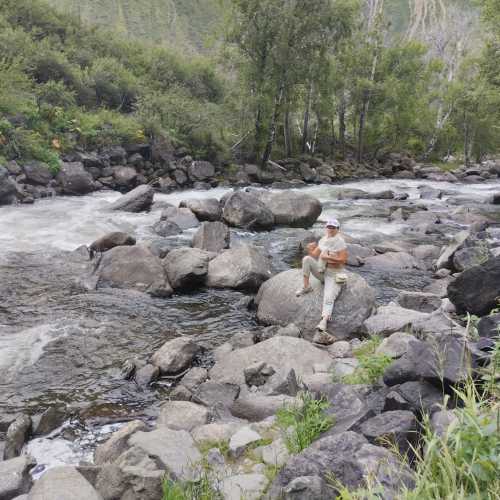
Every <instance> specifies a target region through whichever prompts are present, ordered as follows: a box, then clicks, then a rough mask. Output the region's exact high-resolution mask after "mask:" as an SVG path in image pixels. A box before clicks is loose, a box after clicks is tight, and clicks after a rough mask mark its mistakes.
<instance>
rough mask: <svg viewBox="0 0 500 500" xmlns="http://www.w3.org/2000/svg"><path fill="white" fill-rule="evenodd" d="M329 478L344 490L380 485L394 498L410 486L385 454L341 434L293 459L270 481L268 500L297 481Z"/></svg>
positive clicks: (404, 468)
mask: <svg viewBox="0 0 500 500" xmlns="http://www.w3.org/2000/svg"><path fill="white" fill-rule="evenodd" d="M331 474H333V475H334V477H335V478H336V479H337V480H338V481H339V482H340V483H341V484H343V485H344V486H345V487H347V488H349V489H351V490H352V489H357V488H360V487H363V486H365V485H366V481H367V480H369V479H371V480H375V481H376V482H377V484H381V485H382V486H383V487H384V489H385V491H386V494H387V495H391V497H394V496H395V494H397V492H398V491H399V490H400V489H401V488H402V486H407V487H411V486H412V485H413V475H412V473H411V471H410V469H409V468H408V467H407V466H405V465H403V464H402V463H401V462H400V461H399V460H398V459H397V457H396V455H394V454H393V453H391V452H390V451H389V450H387V449H386V448H382V447H380V446H374V445H372V444H369V443H368V441H367V440H366V438H364V437H363V436H361V435H359V434H356V433H355V432H342V433H340V434H338V435H335V436H327V437H324V438H321V439H319V440H317V441H316V442H314V443H313V444H312V445H311V446H309V447H308V448H306V449H305V450H304V451H302V452H301V453H299V454H298V455H295V456H293V457H292V458H291V459H290V460H289V461H288V462H287V464H286V465H285V466H284V467H283V468H282V469H281V471H280V472H279V473H278V475H277V476H276V478H275V479H274V481H273V483H272V485H271V487H270V490H269V497H270V498H280V495H282V494H283V492H284V491H285V490H286V488H287V486H288V485H289V484H290V483H291V482H292V481H293V480H294V479H296V478H297V477H301V476H319V477H321V478H322V479H324V480H325V481H327V480H328V477H329V476H330V475H331Z"/></svg>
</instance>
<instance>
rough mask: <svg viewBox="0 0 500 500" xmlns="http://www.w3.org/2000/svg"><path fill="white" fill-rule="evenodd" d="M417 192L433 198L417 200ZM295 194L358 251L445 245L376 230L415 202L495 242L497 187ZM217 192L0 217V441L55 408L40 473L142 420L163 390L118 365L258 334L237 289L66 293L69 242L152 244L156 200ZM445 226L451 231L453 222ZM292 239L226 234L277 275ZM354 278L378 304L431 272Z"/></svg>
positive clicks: (33, 447)
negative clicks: (184, 343) (478, 220)
mask: <svg viewBox="0 0 500 500" xmlns="http://www.w3.org/2000/svg"><path fill="white" fill-rule="evenodd" d="M422 185H425V186H428V187H433V188H437V189H440V190H442V191H444V192H445V195H444V196H443V198H442V199H432V200H420V199H419V195H420V193H419V190H418V186H422ZM345 188H356V189H362V190H364V191H370V192H374V191H381V190H384V189H392V190H393V191H395V192H396V193H408V194H409V199H408V200H406V201H395V200H338V199H337V194H338V192H339V190H341V189H345ZM303 190H304V191H305V192H307V193H310V194H311V195H313V196H316V197H317V198H319V199H320V200H321V201H322V203H323V206H324V211H323V213H322V215H321V217H320V221H318V223H317V224H316V226H315V227H314V228H312V229H313V230H318V231H319V230H320V229H321V221H324V220H325V219H326V218H328V217H329V216H335V217H337V218H339V219H340V220H341V222H342V223H343V227H342V230H343V232H344V233H346V234H347V235H349V236H351V237H353V238H355V239H359V241H361V242H362V243H363V244H368V245H370V244H375V243H380V242H387V241H395V240H398V241H403V242H404V241H407V242H411V243H418V244H423V243H431V244H435V245H442V244H445V243H446V241H447V238H446V237H447V234H446V230H444V231H443V232H442V233H436V234H430V235H425V234H422V233H416V232H413V231H412V227H411V224H410V223H408V222H389V221H388V215H389V214H390V212H391V210H393V209H394V207H396V208H397V207H411V206H412V205H414V204H415V203H418V204H425V205H426V206H427V208H428V211H427V212H428V213H431V212H432V213H437V214H439V215H440V216H441V219H442V221H443V223H444V226H443V227H444V228H446V227H447V226H446V223H447V218H448V216H449V215H450V214H452V213H455V212H456V211H457V209H458V210H461V211H462V213H467V211H468V210H472V211H473V212H474V213H481V214H484V215H485V216H487V217H488V218H489V219H492V220H494V221H496V222H497V223H498V225H497V224H494V225H493V226H491V227H490V228H489V229H488V231H489V232H488V237H489V238H490V239H491V240H492V241H493V242H494V244H500V208H499V207H494V206H492V205H488V204H487V203H486V202H487V200H488V198H489V197H491V194H492V193H493V192H499V191H500V182H499V181H495V182H493V181H491V182H485V183H480V184H447V183H435V182H426V181H421V180H418V181H417V180H415V181H411V180H367V181H358V182H352V183H347V184H342V185H318V186H311V187H306V188H303ZM226 191H227V190H225V189H214V190H211V191H185V192H179V193H173V194H169V195H164V194H157V195H156V197H155V206H154V207H153V210H152V211H151V212H149V213H142V214H133V213H126V212H121V213H120V212H109V211H107V210H106V208H107V206H108V205H109V203H110V202H112V201H114V200H115V199H116V198H117V197H119V196H120V195H119V194H118V193H115V192H100V193H95V194H92V195H89V196H82V197H58V198H53V199H45V200H41V201H38V202H37V203H36V204H34V205H31V206H27V205H26V206H8V207H1V208H0V370H1V373H2V377H1V379H0V436H1V433H2V432H3V431H5V428H6V424H7V423H8V422H9V421H11V420H12V418H13V416H14V415H15V414H17V413H19V412H28V413H30V414H33V415H34V414H39V413H41V412H42V411H43V410H44V409H46V408H48V407H49V406H60V407H65V408H66V413H67V415H68V421H67V423H66V424H65V425H64V426H63V428H62V429H60V430H59V431H58V433H57V437H56V438H54V439H52V440H51V439H45V438H44V439H37V440H34V441H32V442H30V444H29V446H30V452H31V453H33V454H34V455H35V456H36V458H37V459H38V461H39V463H40V462H41V463H42V464H50V465H53V464H56V463H76V462H78V460H80V459H82V458H87V459H88V458H90V454H91V450H92V446H93V444H94V443H95V441H96V439H97V440H98V439H99V434H100V433H101V432H105V431H109V430H110V429H111V428H113V423H115V422H120V421H123V420H125V419H130V418H134V417H140V418H154V416H155V415H156V413H157V408H158V406H159V404H160V403H161V400H162V398H164V397H165V395H166V392H167V391H168V383H167V382H162V381H160V382H159V383H158V384H156V385H155V386H154V387H152V388H150V389H147V390H140V389H138V388H137V387H136V386H135V384H134V383H133V382H129V381H125V380H123V378H122V376H121V373H120V367H121V365H122V363H123V362H124V361H125V360H126V359H131V358H138V359H140V360H145V359H147V358H148V357H149V356H150V355H151V354H152V353H153V351H154V350H155V349H157V348H158V347H159V346H161V345H162V343H164V342H165V341H166V340H168V339H169V338H172V337H174V336H177V335H190V336H193V337H195V338H196V341H197V342H199V343H201V344H202V345H204V346H205V347H207V348H213V347H215V346H217V345H220V344H221V343H223V342H224V341H225V340H226V339H227V338H229V337H230V336H231V335H233V334H234V333H236V332H240V331H243V330H247V331H251V330H254V329H256V328H258V327H259V326H258V325H257V323H256V320H255V314H254V313H253V312H251V311H249V310H248V309H247V307H246V306H245V305H244V304H245V302H244V300H242V299H244V298H245V296H244V295H243V294H241V293H239V292H234V291H215V290H203V291H197V292H193V293H191V294H187V295H174V296H173V297H171V298H169V299H158V298H151V297H149V296H147V295H144V294H141V293H137V292H133V291H126V290H112V289H107V290H98V291H96V292H83V291H82V290H81V289H80V288H79V287H77V286H76V284H75V283H76V280H77V278H78V277H79V276H80V275H82V274H83V273H84V272H85V269H86V268H87V266H88V261H87V258H86V257H85V256H84V255H83V253H82V252H75V249H76V248H78V247H79V246H80V245H84V244H89V243H91V242H92V241H93V240H95V239H97V238H98V237H100V236H102V235H103V234H105V233H107V232H110V231H125V232H128V233H130V234H133V235H135V236H136V238H137V239H138V240H141V241H147V240H154V239H157V237H155V235H154V234H153V233H152V232H151V229H150V226H151V225H152V224H153V223H154V222H156V221H157V220H158V219H159V217H160V212H161V209H162V203H163V202H168V203H172V204H175V205H177V204H178V202H179V201H181V200H182V199H187V198H190V197H191V198H200V197H217V198H220V197H221V196H222V195H223V194H224V193H225V192H226ZM453 224H454V226H453V227H455V226H457V222H456V219H455V221H454V222H453ZM459 225H460V224H459ZM463 227H465V225H464V226H463ZM193 232H194V230H192V231H185V232H184V233H183V234H182V235H180V236H175V237H173V239H174V240H175V245H179V246H182V245H189V243H190V239H191V237H192V234H193ZM304 235H305V231H304V230H301V229H292V228H277V229H275V230H273V231H270V232H263V233H249V232H245V231H241V230H233V231H232V234H231V237H232V244H233V245H236V244H238V242H239V241H247V242H253V243H254V244H256V245H260V246H263V247H264V248H265V249H266V250H267V252H268V253H269V255H270V256H271V257H272V262H273V267H274V270H275V271H277V272H278V271H281V270H284V269H287V268H289V267H290V266H296V265H298V262H299V257H300V256H299V251H298V244H299V242H300V240H301V239H302V238H303V237H304ZM355 271H356V272H359V273H360V274H362V275H363V276H364V277H365V278H366V279H367V280H368V281H369V282H370V284H371V285H373V286H374V287H375V288H376V291H377V298H378V301H379V303H387V302H388V301H390V300H391V299H392V298H394V297H395V296H396V295H397V293H398V291H399V290H421V289H422V288H423V287H424V286H425V285H427V284H428V283H430V282H431V273H430V272H424V271H416V270H411V271H405V272H402V271H400V272H392V273H387V272H378V273H377V272H375V271H371V272H370V271H368V270H364V269H363V268H362V267H361V268H356V269H355ZM199 362H200V363H207V362H209V359H200V360H199Z"/></svg>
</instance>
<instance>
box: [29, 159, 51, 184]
mask: <svg viewBox="0 0 500 500" xmlns="http://www.w3.org/2000/svg"><path fill="white" fill-rule="evenodd" d="M23 172H24V175H25V176H26V182H27V183H28V184H34V185H39V186H46V185H47V184H48V183H49V182H50V181H51V180H52V179H53V178H54V174H53V173H52V172H51V170H50V167H49V166H48V165H47V164H46V163H43V162H41V161H36V160H33V161H30V162H28V163H25V164H24V165H23Z"/></svg>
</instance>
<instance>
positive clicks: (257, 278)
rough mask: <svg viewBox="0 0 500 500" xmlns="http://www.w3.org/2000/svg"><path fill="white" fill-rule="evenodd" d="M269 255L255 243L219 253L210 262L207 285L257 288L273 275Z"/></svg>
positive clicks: (243, 288)
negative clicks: (254, 244)
mask: <svg viewBox="0 0 500 500" xmlns="http://www.w3.org/2000/svg"><path fill="white" fill-rule="evenodd" d="M271 274H272V273H271V264H270V261H269V258H268V257H267V255H265V254H264V252H263V251H262V250H260V249H259V248H257V247H255V246H253V245H241V246H239V247H236V248H231V249H230V250H226V251H224V252H222V253H221V254H219V255H218V256H217V257H216V258H215V259H213V260H211V261H210V263H209V264H208V275H207V286H209V287H211V288H234V289H236V290H249V291H251V290H257V289H258V288H259V287H260V285H261V284H262V283H263V282H264V281H266V280H268V279H269V278H270V277H271Z"/></svg>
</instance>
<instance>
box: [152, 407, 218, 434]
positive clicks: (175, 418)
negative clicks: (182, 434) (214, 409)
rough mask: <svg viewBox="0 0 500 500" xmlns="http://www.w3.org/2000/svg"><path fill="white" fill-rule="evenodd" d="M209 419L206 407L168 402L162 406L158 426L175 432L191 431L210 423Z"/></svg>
mask: <svg viewBox="0 0 500 500" xmlns="http://www.w3.org/2000/svg"><path fill="white" fill-rule="evenodd" d="M208 417H209V413H208V410H207V409H206V408H205V407H204V406H200V405H197V404H195V403H190V402H188V401H168V402H166V403H164V404H163V405H162V407H161V409H160V415H159V416H158V420H157V422H156V425H157V427H163V426H165V427H168V428H169V429H173V430H175V431H182V430H185V431H191V430H192V429H194V428H195V427H198V426H200V425H204V424H206V423H208Z"/></svg>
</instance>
